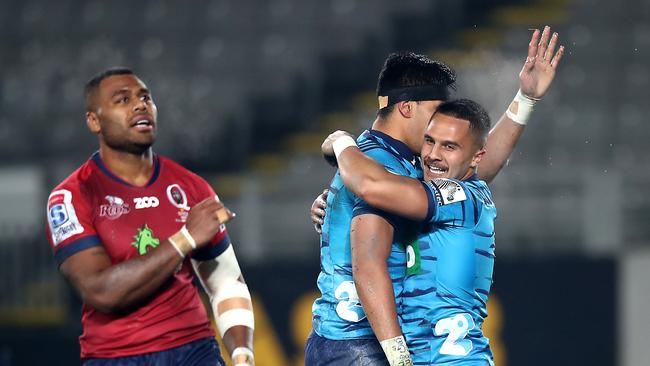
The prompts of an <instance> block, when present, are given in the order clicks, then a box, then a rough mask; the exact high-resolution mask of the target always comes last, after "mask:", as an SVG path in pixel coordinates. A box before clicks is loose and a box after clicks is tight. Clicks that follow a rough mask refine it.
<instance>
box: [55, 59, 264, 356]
mask: <svg viewBox="0 0 650 366" xmlns="http://www.w3.org/2000/svg"><path fill="white" fill-rule="evenodd" d="M85 96H86V124H87V126H88V128H89V129H90V131H91V132H93V133H94V134H96V135H97V136H98V137H99V151H97V152H96V153H94V154H93V155H92V157H91V158H90V159H89V160H88V161H87V162H85V163H84V164H83V165H82V166H81V167H79V168H78V169H77V170H76V171H74V172H73V173H72V174H71V175H70V176H69V177H68V178H66V179H65V180H64V181H63V182H61V183H60V184H59V185H58V186H57V187H56V188H54V190H53V191H52V193H51V194H50V196H49V198H48V203H47V218H48V227H47V236H48V239H49V241H50V244H51V247H52V250H53V252H54V256H55V259H56V261H57V264H58V265H59V270H60V272H61V273H62V274H63V276H64V277H65V278H66V279H67V280H68V281H69V283H70V284H71V285H72V286H73V287H74V288H75V289H76V290H77V292H78V293H79V294H80V296H81V298H82V300H83V309H82V319H81V322H82V325H83V334H82V335H81V336H80V337H79V341H80V345H81V358H82V359H83V360H84V365H91V366H92V365H170V366H171V365H197V366H198V365H201V366H203V365H224V362H223V359H222V358H221V355H220V352H219V347H218V345H217V343H216V342H215V339H214V337H215V333H214V331H213V330H212V327H211V325H210V320H209V318H208V315H207V312H206V309H205V307H204V306H203V303H202V302H201V300H200V298H199V295H198V292H197V289H196V288H195V286H194V285H193V284H192V280H193V278H194V276H198V278H199V280H200V282H201V283H202V284H203V287H204V288H205V290H206V292H207V293H208V295H209V296H210V302H211V305H212V306H211V307H212V310H213V312H214V317H215V320H216V324H217V327H218V330H219V332H220V333H221V336H222V337H223V340H224V344H225V347H226V349H227V350H228V352H229V353H230V354H231V357H232V359H233V361H234V364H236V365H238V366H239V365H241V366H244V365H253V364H254V361H253V352H252V345H253V323H254V322H253V311H252V304H251V299H250V293H249V291H248V287H247V286H246V284H245V282H244V279H243V277H242V274H241V271H240V268H239V264H238V263H237V259H236V257H235V253H234V251H233V246H232V244H231V241H230V238H229V237H228V233H227V231H226V228H225V226H224V223H225V222H227V221H228V220H229V219H231V218H232V217H234V214H232V213H231V212H230V211H229V210H228V209H227V208H225V207H224V206H223V204H222V203H221V202H220V201H219V199H218V197H217V195H216V194H215V192H214V191H213V190H212V188H211V187H210V186H209V185H208V183H207V182H206V181H204V180H203V179H202V178H200V177H199V176H198V175H196V174H194V173H192V172H190V171H188V170H186V169H185V168H183V167H182V166H180V165H179V164H177V163H175V162H174V161H172V160H170V159H167V158H165V157H162V156H159V155H157V154H155V153H154V152H153V151H152V145H153V143H154V141H155V138H156V132H157V128H158V123H157V109H156V105H155V103H154V101H153V99H152V97H151V92H150V91H149V90H148V89H147V87H146V85H145V84H144V83H143V82H142V81H141V80H140V79H139V78H138V77H137V76H136V75H135V74H134V73H133V72H132V71H131V70H129V69H124V68H119V69H109V70H106V71H104V72H102V73H100V74H98V75H97V76H95V77H94V78H92V79H91V80H90V81H89V82H88V83H87V85H86V89H85Z"/></svg>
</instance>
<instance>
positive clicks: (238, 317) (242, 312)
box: [192, 245, 254, 365]
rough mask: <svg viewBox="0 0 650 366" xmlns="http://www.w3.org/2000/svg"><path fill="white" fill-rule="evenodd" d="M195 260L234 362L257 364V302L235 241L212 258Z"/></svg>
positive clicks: (195, 267)
mask: <svg viewBox="0 0 650 366" xmlns="http://www.w3.org/2000/svg"><path fill="white" fill-rule="evenodd" d="M192 264H193V265H194V269H195V272H196V273H197V274H198V275H199V279H200V280H201V283H202V284H203V288H204V289H205V291H206V292H207V294H208V296H209V297H210V304H211V305H212V311H213V313H214V319H215V321H216V323H217V328H218V329H219V333H220V334H221V337H222V338H223V343H224V345H225V346H226V349H227V350H228V354H230V357H231V358H232V360H233V363H234V364H236V365H253V364H254V357H253V329H254V318H253V304H252V302H251V295H250V292H249V291H248V286H246V283H245V282H244V278H243V276H242V273H241V270H240V268H239V263H238V262H237V257H236V256H235V251H234V250H233V248H232V245H231V246H229V247H228V248H227V249H226V250H225V251H224V252H223V253H222V254H220V255H219V256H218V257H216V258H214V259H212V260H207V261H194V260H192Z"/></svg>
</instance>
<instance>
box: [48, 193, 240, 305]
mask: <svg viewBox="0 0 650 366" xmlns="http://www.w3.org/2000/svg"><path fill="white" fill-rule="evenodd" d="M224 210H225V211H226V212H227V214H228V216H227V217H226V218H225V219H224V218H223V217H222V219H221V221H223V222H225V221H227V220H228V219H230V218H232V217H234V216H233V214H232V213H230V211H227V209H225V208H224V207H223V204H221V202H218V201H217V200H215V198H214V197H210V198H207V199H205V200H204V201H202V202H201V203H199V204H197V205H196V206H194V207H193V208H192V210H191V211H190V215H189V216H188V219H187V223H186V228H187V229H186V232H185V233H182V232H179V233H177V234H175V235H173V236H172V237H170V238H169V239H167V240H164V241H162V243H161V244H160V245H159V247H158V248H156V250H151V251H149V252H148V253H147V254H145V255H142V256H138V257H135V258H132V259H129V260H127V261H124V262H121V263H118V264H112V262H111V259H110V257H109V256H108V254H107V253H106V250H104V248H103V247H102V246H98V247H92V248H90V249H86V250H82V251H80V252H78V253H76V254H73V255H72V256H70V257H69V258H67V259H66V260H65V261H64V262H63V263H62V264H61V266H60V271H61V273H62V274H63V275H64V276H65V277H66V279H67V280H68V281H69V282H70V283H71V284H72V286H73V287H74V288H75V289H76V290H77V292H79V294H80V296H81V298H82V299H83V301H84V303H86V304H88V305H90V306H92V307H94V308H95V309H97V310H98V311H100V312H102V313H107V314H109V313H116V312H121V311H127V310H129V309H130V308H131V307H133V306H134V305H137V304H139V303H141V302H143V301H146V300H147V299H148V298H149V297H151V296H152V295H153V294H154V293H155V292H156V291H157V290H158V289H159V288H160V286H161V285H162V284H163V283H164V282H165V281H167V280H168V279H169V278H170V277H171V276H172V275H173V273H174V272H175V270H176V268H177V267H178V265H179V264H181V263H182V262H183V260H184V258H185V255H187V254H189V252H191V251H192V250H193V246H192V244H190V241H194V243H195V244H194V246H196V247H197V248H200V247H202V246H204V245H205V244H207V243H208V242H209V240H210V239H211V238H212V237H213V236H214V235H215V234H216V233H217V231H218V230H219V227H220V225H221V221H220V220H219V218H218V217H217V214H216V213H217V211H224ZM188 236H189V237H191V239H189V240H188ZM179 254H181V255H179Z"/></svg>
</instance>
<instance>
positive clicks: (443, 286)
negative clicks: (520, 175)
mask: <svg viewBox="0 0 650 366" xmlns="http://www.w3.org/2000/svg"><path fill="white" fill-rule="evenodd" d="M424 185H425V188H426V191H427V195H428V196H429V214H428V217H427V219H426V220H425V221H424V223H425V227H424V229H423V230H422V233H421V234H420V236H419V237H418V239H417V241H416V242H414V243H412V244H411V245H409V247H408V248H407V251H408V253H409V258H408V261H409V263H408V270H407V271H408V276H407V277H406V279H405V281H404V293H403V295H402V301H403V303H402V330H403V332H404V334H405V336H406V339H407V342H408V345H409V348H410V350H411V353H412V355H413V361H414V364H416V365H429V364H434V363H435V364H445V365H477V364H480V365H488V364H492V352H491V351H490V348H489V342H488V339H487V338H486V337H485V335H484V334H483V331H482V325H483V320H484V319H485V317H486V316H487V307H486V304H487V299H488V293H489V291H490V286H491V284H492V271H493V267H494V258H495V254H494V250H495V246H494V220H495V218H496V207H495V205H494V203H493V201H492V193H491V192H490V190H489V188H488V187H487V185H486V184H485V182H483V181H480V180H478V178H476V176H472V177H471V178H469V179H468V180H466V181H458V180H451V179H435V180H433V181H431V182H425V183H424Z"/></svg>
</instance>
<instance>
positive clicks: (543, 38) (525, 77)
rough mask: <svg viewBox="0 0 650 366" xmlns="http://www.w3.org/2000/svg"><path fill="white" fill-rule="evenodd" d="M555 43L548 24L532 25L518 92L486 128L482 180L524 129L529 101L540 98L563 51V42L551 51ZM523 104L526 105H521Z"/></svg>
mask: <svg viewBox="0 0 650 366" xmlns="http://www.w3.org/2000/svg"><path fill="white" fill-rule="evenodd" d="M557 43H558V34H557V33H551V28H550V27H548V26H546V27H544V30H543V31H540V30H539V29H536V30H535V31H534V32H533V35H532V37H531V39H530V43H529V44H528V54H527V57H526V61H525V62H524V65H523V67H522V69H521V72H520V73H519V90H520V92H519V93H518V94H517V96H516V97H515V100H513V102H512V103H511V104H510V105H509V106H508V111H507V112H506V113H504V114H503V115H502V116H501V119H499V121H498V122H497V123H496V125H494V128H492V131H490V135H489V137H488V141H487V145H486V151H487V153H486V154H485V156H484V157H483V160H482V161H481V167H480V169H479V170H478V176H479V178H480V179H482V180H484V181H486V182H490V181H492V179H494V177H495V176H496V175H497V174H498V173H499V171H500V170H501V168H503V166H504V165H505V164H506V163H507V161H508V157H509V156H510V154H511V153H512V151H513V150H514V148H515V146H516V144H517V141H518V140H519V137H520V136H521V134H522V133H523V132H524V127H525V124H526V121H527V119H528V118H529V116H530V112H531V111H532V105H534V104H535V102H537V101H538V100H540V99H542V97H544V95H546V92H547V91H548V89H549V88H550V86H551V84H552V82H553V79H554V78H555V71H556V69H557V66H558V64H559V63H560V60H561V59H562V55H564V46H560V47H559V49H558V50H557V52H556V51H555V48H556V46H557ZM526 105H528V106H529V107H530V108H529V109H526V108H524V107H526ZM513 118H514V119H513Z"/></svg>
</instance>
